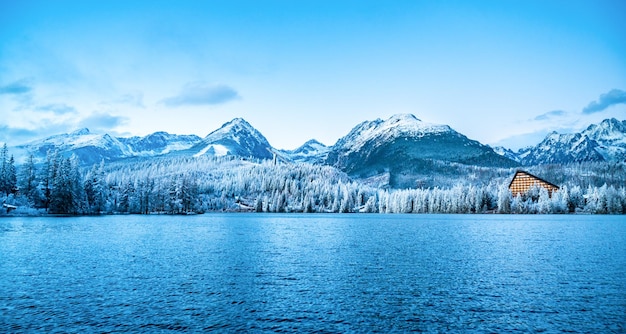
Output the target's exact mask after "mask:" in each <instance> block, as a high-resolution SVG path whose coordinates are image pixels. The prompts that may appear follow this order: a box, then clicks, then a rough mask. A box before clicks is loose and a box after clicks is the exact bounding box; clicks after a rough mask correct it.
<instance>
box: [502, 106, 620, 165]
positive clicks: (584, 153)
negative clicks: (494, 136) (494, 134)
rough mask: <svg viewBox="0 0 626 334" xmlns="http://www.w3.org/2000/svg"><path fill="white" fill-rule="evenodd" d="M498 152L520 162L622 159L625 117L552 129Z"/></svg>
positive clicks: (539, 162)
mask: <svg viewBox="0 0 626 334" xmlns="http://www.w3.org/2000/svg"><path fill="white" fill-rule="evenodd" d="M496 151H497V152H498V153H499V154H501V155H503V156H505V157H509V158H512V159H514V160H516V161H518V162H520V163H522V164H523V165H527V166H532V165H545V164H567V163H573V162H584V161H626V121H619V120H617V119H615V118H611V119H605V120H603V121H602V122H600V123H599V124H592V125H590V126H589V127H587V128H586V129H585V130H583V131H581V132H578V133H569V134H559V133H557V132H552V133H550V134H548V135H547V136H546V138H545V139H544V140H542V141H541V142H540V143H539V144H537V145H536V146H531V147H527V148H523V149H520V150H519V151H517V152H513V151H511V150H506V149H503V148H498V149H497V150H496Z"/></svg>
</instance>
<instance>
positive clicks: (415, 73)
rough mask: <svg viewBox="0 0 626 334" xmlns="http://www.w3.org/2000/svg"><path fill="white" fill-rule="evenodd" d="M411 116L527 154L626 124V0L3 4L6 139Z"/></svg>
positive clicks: (0, 44) (279, 130)
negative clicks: (558, 139)
mask: <svg viewBox="0 0 626 334" xmlns="http://www.w3.org/2000/svg"><path fill="white" fill-rule="evenodd" d="M398 113H411V114H414V115H415V116H417V117H418V118H420V119H421V120H423V121H425V122H430V123H438V124H447V125H449V126H451V127H452V128H453V129H455V130H456V131H459V132H461V133H462V134H464V135H466V136H468V137H469V138H471V139H475V140H478V141H480V142H482V143H484V144H489V145H504V146H506V147H509V148H512V149H518V148H520V147H523V146H527V145H534V144H537V143H538V142H539V141H541V139H542V138H543V137H544V136H545V135H546V134H547V133H549V132H551V131H558V132H562V133H567V132H573V131H580V130H581V129H583V128H585V127H587V126H588V125H589V124H591V123H598V122H600V121H601V120H603V119H606V118H611V117H615V118H618V119H620V120H624V119H626V1H622V0H615V1H608V0H594V1H586V0H585V1H577V0H567V1H559V0H551V1H535V0H526V1H514V0H497V1H495V0H494V1H448V0H443V1H426V0H410V1H402V0H397V1H396V0H391V1H369V0H361V1H342V0H334V1H326V0H315V1H308V0H299V1H292V0H282V1H274V0H272V1H264V0H250V1H243V0H209V1H185V0H179V1H160V0H151V1H130V0H126V1H118V0H106V1H98V0H93V1H69V0H55V1H49V0H45V1H29V0H0V142H7V143H8V144H9V145H15V144H20V143H24V142H28V141H31V140H35V139H39V138H44V137H47V136H50V135H54V134H59V133H67V132H71V131H74V130H76V129H79V128H84V127H87V128H89V129H90V130H91V131H92V132H94V133H109V134H111V135H116V136H134V135H139V136H143V135H147V134H150V133H153V132H156V131H167V132H169V133H175V134H196V135H199V136H201V137H204V136H206V135H207V134H208V133H210V132H211V131H213V130H215V129H217V128H219V127H220V126H221V125H222V124H223V123H225V122H227V121H229V120H231V119H233V118H236V117H243V118H244V119H246V120H247V121H248V122H250V123H251V124H252V125H253V126H254V127H255V128H257V129H258V130H259V131H261V133H263V135H265V137H266V138H267V139H268V141H269V142H270V144H272V145H273V146H274V147H277V148H281V149H294V148H296V147H298V146H300V145H301V144H303V143H304V142H305V141H307V140H309V139H312V138H315V139H317V140H319V141H320V142H322V143H324V144H326V145H332V144H334V143H335V142H336V141H337V140H338V139H339V138H340V137H342V136H344V135H346V134H347V133H348V132H349V131H350V129H352V128H353V127H354V126H356V125H357V124H358V123H360V122H362V121H365V120H374V119H377V118H382V119H386V118H388V117H390V116H392V115H394V114H398Z"/></svg>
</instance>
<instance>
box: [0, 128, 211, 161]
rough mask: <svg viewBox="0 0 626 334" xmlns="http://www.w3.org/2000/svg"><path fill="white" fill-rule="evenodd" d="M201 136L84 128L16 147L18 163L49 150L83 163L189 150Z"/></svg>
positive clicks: (39, 155)
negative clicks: (114, 132)
mask: <svg viewBox="0 0 626 334" xmlns="http://www.w3.org/2000/svg"><path fill="white" fill-rule="evenodd" d="M199 140H200V137H197V136H193V135H192V136H187V135H182V136H180V135H171V134H168V133H165V132H157V133H153V134H151V135H147V136H145V137H131V138H116V137H113V136H111V135H108V134H95V133H91V132H90V131H89V129H86V128H85V129H80V130H77V131H74V132H71V133H65V134H60V135H55V136H52V137H48V138H46V139H42V140H36V141H33V142H30V143H27V144H23V145H19V146H16V147H14V148H12V150H11V152H13V154H14V155H15V156H16V160H17V161H18V163H22V162H25V161H26V159H27V157H28V156H30V155H31V154H32V155H33V157H34V158H35V161H37V162H43V161H44V160H45V159H46V155H47V153H48V151H51V152H54V151H58V152H59V153H60V154H61V155H64V156H70V155H72V154H74V155H76V157H77V158H78V160H79V161H80V162H81V164H84V165H91V164H94V163H99V162H100V161H102V160H104V161H116V160H119V159H123V158H128V157H136V156H156V155H160V154H165V153H167V152H171V151H174V150H180V149H186V148H189V147H191V146H192V145H193V144H195V143H197V142H198V141H199Z"/></svg>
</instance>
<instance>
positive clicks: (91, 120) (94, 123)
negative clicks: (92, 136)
mask: <svg viewBox="0 0 626 334" xmlns="http://www.w3.org/2000/svg"><path fill="white" fill-rule="evenodd" d="M126 122H128V118H127V117H124V116H115V115H111V114H107V113H103V112H96V113H94V114H91V115H90V116H88V117H87V118H84V119H82V120H81V121H80V122H78V127H80V128H89V129H91V130H93V131H94V132H100V131H102V132H107V131H110V130H111V129H113V128H116V127H118V126H120V125H123V124H125V123H126Z"/></svg>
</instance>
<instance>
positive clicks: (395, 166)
mask: <svg viewBox="0 0 626 334" xmlns="http://www.w3.org/2000/svg"><path fill="white" fill-rule="evenodd" d="M326 163H327V164H329V165H332V166H335V167H337V168H339V169H341V170H343V171H345V172H347V173H348V174H349V175H352V176H353V177H358V178H370V177H376V175H381V174H385V173H389V184H390V186H392V187H414V186H415V182H416V180H418V179H419V177H420V175H421V176H423V175H425V174H434V173H445V172H446V164H449V163H459V164H465V165H477V166H493V167H511V166H515V165H516V162H514V161H512V160H510V159H507V158H505V157H502V156H500V155H498V154H496V153H495V152H494V151H493V150H492V149H491V148H490V147H489V146H486V145H483V144H481V143H479V142H477V141H475V140H471V139H468V138H467V137H466V136H464V135H462V134H460V133H458V132H456V131H454V130H453V129H451V128H450V127H449V126H447V125H437V124H431V123H426V122H422V121H421V120H419V119H418V118H416V117H415V116H414V115H409V114H400V115H394V116H392V117H391V118H389V119H387V120H384V121H383V120H381V119H377V120H374V121H366V122H363V123H361V124H359V125H357V126H356V127H355V128H353V129H352V131H350V133H348V135H346V136H345V137H343V138H341V139H339V140H338V141H337V143H336V144H335V145H333V146H332V147H331V149H330V152H329V153H328V157H327V159H326Z"/></svg>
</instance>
